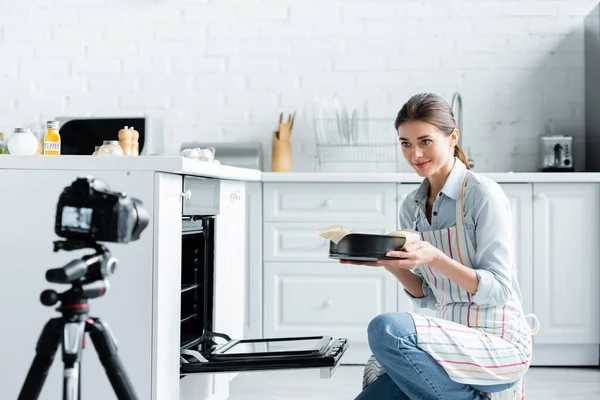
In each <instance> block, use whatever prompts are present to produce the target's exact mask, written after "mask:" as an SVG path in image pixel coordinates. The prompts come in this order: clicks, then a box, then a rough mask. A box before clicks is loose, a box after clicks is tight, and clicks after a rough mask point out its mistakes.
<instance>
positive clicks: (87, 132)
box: [56, 117, 148, 155]
mask: <svg viewBox="0 0 600 400" xmlns="http://www.w3.org/2000/svg"><path fill="white" fill-rule="evenodd" d="M56 120H57V121H58V122H60V130H59V133H60V138H61V154H70V155H92V154H93V153H94V151H95V147H96V146H101V145H102V144H103V143H104V142H105V141H108V140H118V139H119V136H118V135H119V130H120V129H123V127H124V126H129V127H131V126H133V127H134V128H135V130H136V131H138V132H139V134H140V136H139V139H138V142H139V149H140V154H141V153H142V151H143V150H144V148H145V145H146V132H147V130H148V127H147V120H146V118H143V117H120V118H66V117H60V118H57V119H56Z"/></svg>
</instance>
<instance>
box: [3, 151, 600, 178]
mask: <svg viewBox="0 0 600 400" xmlns="http://www.w3.org/2000/svg"><path fill="white" fill-rule="evenodd" d="M0 169H44V170H46V169H57V170H104V171H107V170H113V171H117V170H118V171H122V170H126V171H158V172H169V173H174V174H181V175H194V176H203V177H207V178H217V179H230V180H240V181H263V182H347V183H351V182H356V183H385V182H389V183H420V182H421V181H422V180H423V179H422V178H421V177H419V176H418V175H417V174H415V173H343V172H341V173H338V172H261V171H259V170H256V169H247V168H238V167H231V166H227V165H214V164H209V163H206V162H202V161H198V160H192V159H189V158H185V157H160V156H139V157H98V156H95V157H94V156H71V155H62V156H58V157H50V156H47V157H44V156H15V155H2V156H0ZM480 174H481V175H483V176H487V177H489V178H491V179H493V180H495V181H496V182H499V183H518V182H522V183H527V182H600V172H572V173H570V172H561V173H550V172H481V173H480Z"/></svg>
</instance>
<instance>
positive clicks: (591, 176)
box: [262, 172, 600, 183]
mask: <svg viewBox="0 0 600 400" xmlns="http://www.w3.org/2000/svg"><path fill="white" fill-rule="evenodd" d="M480 174H481V175H483V176H487V177H489V178H491V179H493V180H495V181H496V182H498V183H517V182H524V183H526V182H600V172H488V173H486V172H481V173H480ZM422 180H423V178H421V177H419V176H418V175H417V174H414V173H362V174H361V173H329V172H263V173H262V181H263V182H356V183H384V182H392V183H420V182H421V181H422Z"/></svg>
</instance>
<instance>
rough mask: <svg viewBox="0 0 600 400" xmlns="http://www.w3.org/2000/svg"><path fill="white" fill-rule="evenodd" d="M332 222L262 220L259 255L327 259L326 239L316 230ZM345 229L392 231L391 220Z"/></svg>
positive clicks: (270, 258) (290, 258)
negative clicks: (261, 248) (386, 222)
mask: <svg viewBox="0 0 600 400" xmlns="http://www.w3.org/2000/svg"><path fill="white" fill-rule="evenodd" d="M334 223H335V222H331V221H324V222H265V224H264V227H263V246H264V247H263V249H264V251H263V257H264V260H265V261H328V262H337V261H335V260H328V258H327V256H328V249H329V240H327V239H323V238H322V237H320V236H318V235H317V233H316V231H317V229H320V228H324V227H326V226H328V225H332V224H334ZM348 228H350V229H353V230H355V231H358V232H363V233H379V234H386V233H389V232H392V231H394V230H396V226H395V224H394V221H393V220H391V221H390V222H389V223H388V224H387V225H386V224H385V223H375V224H373V223H365V222H359V223H354V224H348Z"/></svg>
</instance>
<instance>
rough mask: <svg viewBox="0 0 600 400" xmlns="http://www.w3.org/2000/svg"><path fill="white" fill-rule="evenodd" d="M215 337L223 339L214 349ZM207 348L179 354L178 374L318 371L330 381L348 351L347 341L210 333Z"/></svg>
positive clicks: (307, 337)
mask: <svg viewBox="0 0 600 400" xmlns="http://www.w3.org/2000/svg"><path fill="white" fill-rule="evenodd" d="M215 337H220V338H222V339H225V343H223V344H219V345H217V344H216V343H215V342H214V338H215ZM208 338H210V339H211V340H210V342H212V343H210V344H209V345H205V344H202V343H198V344H195V345H192V346H189V348H186V349H182V350H181V368H180V374H181V375H187V374H192V373H203V372H210V373H217V372H243V371H264V370H282V369H305V368H317V369H319V370H320V375H321V378H324V379H327V378H331V376H332V375H333V373H334V372H335V370H336V369H337V367H338V366H339V363H340V361H341V359H342V356H343V355H344V353H345V352H346V350H347V349H348V346H349V343H348V340H347V339H344V338H338V339H335V338H333V337H331V336H306V337H282V338H266V339H241V340H237V339H233V340H232V339H231V338H229V337H228V336H227V335H223V334H217V333H209V334H208V335H207V337H205V340H204V341H203V342H204V343H206V339H208Z"/></svg>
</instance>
